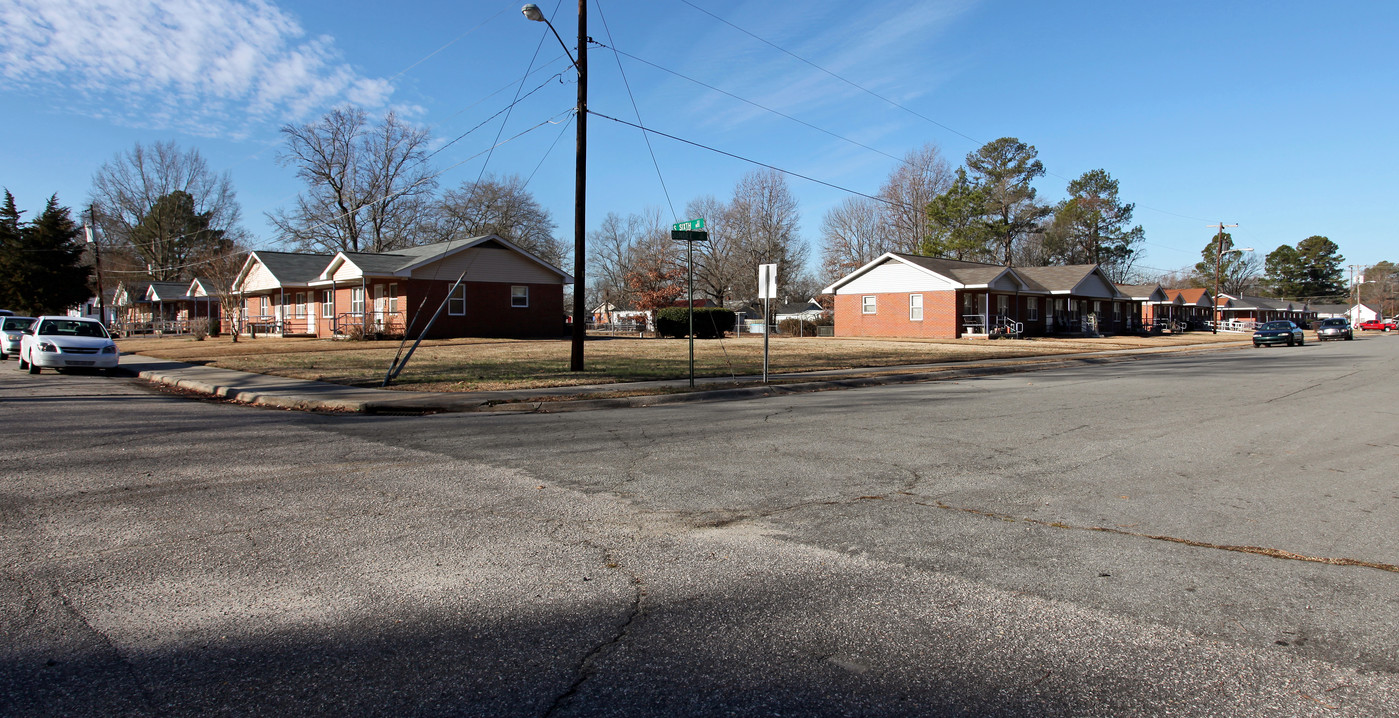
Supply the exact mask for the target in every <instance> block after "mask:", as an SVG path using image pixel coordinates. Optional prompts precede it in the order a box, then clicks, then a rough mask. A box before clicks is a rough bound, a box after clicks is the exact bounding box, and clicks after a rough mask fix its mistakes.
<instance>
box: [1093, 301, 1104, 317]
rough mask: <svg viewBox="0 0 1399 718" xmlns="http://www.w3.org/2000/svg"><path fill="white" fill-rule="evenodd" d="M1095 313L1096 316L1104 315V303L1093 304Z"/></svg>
mask: <svg viewBox="0 0 1399 718" xmlns="http://www.w3.org/2000/svg"><path fill="white" fill-rule="evenodd" d="M1093 313H1094V314H1102V313H1103V303H1102V302H1093Z"/></svg>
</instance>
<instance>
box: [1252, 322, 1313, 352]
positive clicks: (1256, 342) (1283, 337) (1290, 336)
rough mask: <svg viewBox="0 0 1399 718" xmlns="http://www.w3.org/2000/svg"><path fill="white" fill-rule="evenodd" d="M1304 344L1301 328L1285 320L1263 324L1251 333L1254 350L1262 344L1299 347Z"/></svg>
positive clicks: (1304, 338) (1304, 339)
mask: <svg viewBox="0 0 1399 718" xmlns="http://www.w3.org/2000/svg"><path fill="white" fill-rule="evenodd" d="M1305 343H1306V336H1305V335H1304V334H1303V333H1302V328H1301V327H1299V326H1297V325H1296V324H1294V323H1293V322H1291V321H1290V320H1287V319H1278V320H1276V321H1271V322H1264V323H1263V324H1260V325H1259V326H1258V328H1257V329H1256V330H1254V332H1253V346H1254V348H1258V347H1261V346H1263V345H1264V344H1286V345H1287V346H1293V345H1296V346H1301V345H1302V344H1305Z"/></svg>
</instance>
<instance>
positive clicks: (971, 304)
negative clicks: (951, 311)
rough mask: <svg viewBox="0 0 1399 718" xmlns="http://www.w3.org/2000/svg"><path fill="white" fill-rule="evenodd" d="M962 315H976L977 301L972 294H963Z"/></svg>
mask: <svg viewBox="0 0 1399 718" xmlns="http://www.w3.org/2000/svg"><path fill="white" fill-rule="evenodd" d="M962 313H963V314H975V313H976V304H975V299H974V297H972V295H970V294H963V295H962Z"/></svg>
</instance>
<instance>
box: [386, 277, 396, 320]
mask: <svg viewBox="0 0 1399 718" xmlns="http://www.w3.org/2000/svg"><path fill="white" fill-rule="evenodd" d="M388 299H389V313H390V314H395V313H397V312H398V283H397V282H390V283H389V296H388Z"/></svg>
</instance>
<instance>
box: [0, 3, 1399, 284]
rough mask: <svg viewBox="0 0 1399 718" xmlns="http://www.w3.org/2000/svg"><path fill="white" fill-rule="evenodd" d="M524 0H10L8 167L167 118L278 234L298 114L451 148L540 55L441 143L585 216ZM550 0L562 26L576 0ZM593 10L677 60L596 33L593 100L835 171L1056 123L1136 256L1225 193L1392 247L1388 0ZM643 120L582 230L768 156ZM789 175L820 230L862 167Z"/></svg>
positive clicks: (608, 143) (593, 154)
mask: <svg viewBox="0 0 1399 718" xmlns="http://www.w3.org/2000/svg"><path fill="white" fill-rule="evenodd" d="M521 4H522V3H521V2H516V1H515V0H508V1H506V2H483V1H477V0H466V1H459V2H453V3H445V2H410V3H404V4H400V5H396V6H390V5H385V4H384V3H382V2H374V3H370V2H363V1H361V0H347V1H344V2H337V3H312V2H304V1H298V2H291V1H285V0H284V1H283V2H271V1H255V0H186V1H184V2H174V1H173V0H62V1H61V2H60V1H59V0H8V1H7V2H6V3H4V4H3V6H0V106H3V108H4V111H3V112H0V185H3V186H5V187H6V188H8V189H9V190H10V191H11V192H12V193H14V195H15V196H16V199H17V201H18V202H19V204H20V206H21V208H22V209H28V210H30V211H31V212H33V211H37V210H38V209H40V208H41V207H42V203H43V201H44V200H45V199H46V198H47V197H48V195H50V194H53V193H57V194H58V195H59V199H60V200H61V201H62V202H63V203H64V204H66V205H69V206H75V207H76V206H81V205H83V204H85V202H86V200H87V198H88V194H89V188H90V185H91V179H92V175H93V172H94V171H95V170H96V169H97V168H98V167H99V166H100V165H101V164H102V163H103V162H106V161H108V160H110V159H111V158H112V157H113V156H114V155H115V154H117V153H118V152H122V151H125V150H127V149H129V148H131V147H132V146H133V144H134V143H135V142H138V141H139V142H143V143H150V142H154V141H158V140H174V141H175V142H177V143H178V144H179V145H180V146H182V147H185V148H190V147H193V148H197V149H199V150H200V151H201V152H202V153H203V154H204V156H205V158H206V159H207V160H208V161H209V163H210V165H211V166H212V167H213V168H214V169H215V170H218V171H224V170H227V171H229V172H230V173H231V175H232V178H233V181H234V185H235V187H236V189H237V191H238V197H239V200H240V202H241V204H242V208H243V216H244V224H245V226H246V227H247V229H248V230H249V231H250V232H251V233H252V235H253V236H254V238H255V240H254V246H255V247H258V248H271V247H274V246H275V239H276V238H275V235H274V234H273V231H272V229H271V226H270V224H269V223H268V222H267V221H266V219H265V216H264V215H265V213H266V212H269V211H272V210H274V209H277V208H279V207H286V206H289V204H290V202H291V200H292V198H293V197H295V195H296V194H297V192H298V191H300V189H301V186H300V184H299V183H298V181H297V180H296V178H295V177H294V176H293V173H292V171H291V170H290V169H288V168H285V167H282V166H280V165H279V164H278V163H277V161H276V157H277V153H278V150H279V149H280V147H281V141H280V136H279V134H278V128H279V127H281V126H282V125H283V124H285V123H288V122H307V121H310V120H313V119H314V118H315V117H317V116H318V115H319V114H320V113H321V112H323V111H324V110H326V109H327V108H329V107H331V106H333V105H336V104H342V103H346V102H353V103H356V104H360V105H361V106H364V107H366V108H367V109H369V110H370V111H371V112H373V113H382V112H383V111H385V110H387V109H390V108H392V109H395V110H396V111H398V112H399V113H400V114H401V115H402V116H405V117H407V118H408V119H410V120H411V121H412V122H414V123H416V124H419V125H422V126H425V127H428V128H430V129H431V131H432V133H433V135H434V137H435V138H436V144H435V146H436V147H441V146H442V145H445V144H447V143H448V142H449V141H451V140H453V139H455V138H457V137H458V136H460V135H463V134H464V133H467V132H468V130H470V129H471V128H473V127H475V126H476V125H478V124H479V123H481V122H483V121H484V120H486V119H487V118H489V117H490V116H491V115H493V114H495V113H497V112H498V111H500V110H501V109H502V108H504V107H506V106H507V105H509V104H511V99H512V98H513V97H514V95H515V92H516V89H517V87H520V86H521V85H520V78H521V77H522V76H523V75H524V74H525V72H526V71H527V69H529V68H531V67H532V68H533V70H534V71H536V74H534V75H532V76H530V78H529V79H527V80H526V81H525V82H524V84H523V88H524V91H525V92H528V91H530V90H532V89H534V88H536V87H537V86H540V85H541V84H543V86H542V87H541V88H540V89H539V90H538V91H537V92H535V94H533V95H531V96H530V97H529V98H528V99H526V100H524V101H522V102H520V103H518V104H517V105H516V106H515V108H514V109H513V110H512V112H511V113H510V116H509V120H508V122H507V123H506V124H505V125H504V127H503V129H502V125H501V122H500V120H499V119H496V120H495V121H493V122H490V123H488V124H486V125H485V126H483V127H482V128H481V129H478V130H476V131H475V132H471V133H470V134H466V136H465V137H462V138H461V139H459V140H457V141H456V142H454V143H452V144H451V145H450V146H449V147H447V148H446V149H443V150H442V151H441V152H440V153H439V154H438V155H436V156H435V157H434V159H433V163H434V166H435V168H436V169H437V170H438V171H440V172H441V173H442V174H441V176H440V178H439V182H440V183H441V186H442V187H443V188H446V187H454V186H456V185H457V184H459V183H461V182H463V181H469V180H474V179H475V178H476V177H477V176H478V174H479V173H480V172H481V171H482V169H483V163H484V162H485V153H486V151H487V150H488V148H490V147H491V145H492V144H493V143H494V142H495V141H496V136H497V133H498V132H499V133H501V134H500V136H501V138H503V139H504V138H512V137H516V136H517V135H518V138H516V139H513V140H511V141H509V142H508V143H506V144H504V145H502V146H500V147H499V148H497V149H496V150H495V151H494V152H493V153H492V154H491V155H490V162H489V165H486V166H485V167H484V169H485V171H487V172H492V173H495V174H519V175H521V176H524V177H532V179H531V180H530V184H529V187H530V189H531V190H532V191H533V192H534V193H535V195H536V197H537V198H538V199H539V200H540V201H541V202H542V203H543V204H544V205H545V207H546V208H547V209H549V210H550V211H551V213H552V215H553V218H554V220H555V221H556V222H557V224H558V227H559V230H558V235H559V236H560V237H562V238H564V239H565V240H570V241H571V236H572V234H571V232H572V226H573V128H572V126H571V125H570V126H566V125H563V124H548V123H549V122H550V121H552V122H555V123H557V122H560V121H566V120H567V118H568V111H569V110H570V108H571V107H572V106H573V104H574V95H575V92H576V87H575V85H574V84H573V75H572V74H571V72H570V71H569V68H568V66H567V60H566V59H565V58H564V57H563V55H562V50H561V49H560V48H559V45H558V43H557V41H555V40H554V39H553V37H552V36H551V35H546V33H547V28H546V27H545V26H544V25H543V24H542V23H532V22H529V21H527V20H525V19H524V17H523V16H522V15H521V14H520V5H521ZM540 6H541V7H542V8H543V9H544V11H545V12H546V13H547V14H550V15H551V17H553V18H554V22H555V26H556V27H557V28H558V30H559V32H560V34H561V35H563V37H564V39H565V41H566V42H568V43H569V44H570V45H572V44H573V42H574V38H575V36H576V25H575V22H576V11H577V5H576V3H572V4H570V3H562V4H557V3H556V2H554V1H553V0H545V2H542V3H540ZM701 8H702V10H701ZM714 16H718V17H719V18H722V19H723V20H725V21H727V23H731V24H725V23H724V22H721V21H720V20H718V19H716V18H715V17H714ZM734 26H737V28H741V30H740V29H736V28H735V27H734ZM589 34H590V35H591V36H592V37H593V39H594V40H595V41H597V42H600V43H602V44H604V45H607V46H608V47H615V48H617V49H619V50H621V51H623V52H625V53H627V54H629V55H632V56H635V57H638V58H642V59H644V60H645V61H646V62H649V63H652V64H654V65H658V66H660V67H663V68H665V69H666V70H668V71H669V72H664V71H661V70H658V69H656V68H654V67H652V66H648V65H646V64H643V63H640V62H638V61H636V60H633V59H631V58H628V57H622V58H621V68H620V70H619V67H618V58H617V57H616V56H615V55H613V54H612V53H611V52H609V51H608V50H605V49H601V48H598V47H593V48H592V49H591V50H590V52H589V64H590V68H589V69H590V72H589V76H590V83H589V84H590V93H589V94H590V98H589V106H590V109H591V110H592V111H593V112H596V113H601V114H603V115H609V116H611V117H615V118H619V119H623V120H627V121H629V122H636V120H637V114H636V113H637V112H638V111H639V112H640V116H641V122H642V123H643V124H645V125H647V126H649V127H653V128H655V129H657V130H660V131H663V132H666V133H668V134H672V135H676V136H679V137H683V138H685V139H687V140H691V141H694V142H697V143H700V144H703V145H708V146H711V147H714V148H718V149H721V150H724V151H726V152H729V153H732V154H735V155H739V156H742V157H746V158H750V159H753V160H757V161H760V162H763V163H766V164H769V165H773V166H776V167H779V168H782V169H784V170H789V171H791V172H795V173H799V174H801V175H806V176H808V177H812V178H816V179H819V180H822V181H824V182H828V183H830V184H833V185H837V186H839V187H842V188H846V189H850V190H854V191H858V192H864V193H869V194H873V193H875V192H876V191H877V190H878V188H879V185H880V184H881V183H882V182H883V181H884V179H885V178H886V177H887V176H888V174H889V171H890V170H891V169H892V168H893V166H894V164H895V160H894V159H891V157H890V156H893V157H899V156H902V155H903V154H904V153H906V152H907V151H909V150H912V149H915V148H917V147H919V146H921V145H923V144H924V143H927V142H932V143H934V144H936V145H937V146H938V147H939V148H940V149H941V151H942V152H943V153H944V154H945V155H946V156H947V158H948V159H949V161H950V162H951V163H953V164H954V165H956V164H959V163H960V162H961V160H962V158H963V157H965V155H966V154H967V153H968V152H970V151H972V150H974V149H976V147H977V146H979V145H980V144H981V143H983V142H986V141H989V140H992V139H995V138H997V137H1001V136H1007V135H1009V136H1015V137H1018V138H1020V139H1021V140H1023V141H1025V142H1027V143H1030V144H1033V145H1035V146H1036V147H1037V148H1038V149H1039V153H1040V159H1041V160H1042V161H1043V162H1044V164H1045V167H1046V169H1047V170H1048V171H1049V175H1047V176H1046V177H1044V178H1042V179H1041V180H1040V181H1039V182H1038V183H1037V186H1038V188H1039V190H1040V193H1041V196H1043V197H1044V198H1046V199H1048V200H1050V201H1057V200H1058V199H1061V198H1062V197H1063V195H1064V186H1065V185H1066V184H1067V183H1068V181H1069V180H1070V179H1072V178H1075V177H1077V176H1079V175H1080V174H1082V173H1083V172H1085V171H1087V170H1091V169H1096V168H1102V169H1106V170H1107V171H1108V172H1109V173H1111V174H1112V176H1113V177H1114V178H1116V179H1118V180H1119V181H1120V183H1121V193H1122V197H1123V198H1124V199H1125V200H1127V201H1131V202H1135V203H1137V214H1136V221H1137V222H1138V223H1140V224H1142V225H1143V226H1144V227H1145V229H1146V239H1147V242H1148V244H1147V246H1146V256H1145V257H1144V258H1143V259H1142V260H1141V261H1140V262H1139V265H1141V266H1143V267H1148V268H1157V269H1161V270H1173V269H1178V268H1181V267H1184V266H1188V265H1193V264H1194V262H1196V261H1198V260H1199V256H1200V250H1201V249H1202V248H1203V247H1204V246H1205V245H1206V244H1207V243H1208V242H1209V241H1210V238H1211V237H1212V235H1213V232H1212V230H1211V229H1210V225H1211V224H1213V223H1216V222H1221V221H1222V222H1225V223H1231V224H1232V223H1237V224H1238V225H1239V227H1237V228H1235V229H1232V230H1231V231H1232V232H1233V235H1234V238H1235V241H1236V243H1237V244H1238V245H1239V246H1251V247H1255V248H1256V249H1257V250H1258V251H1259V252H1261V253H1266V252H1268V251H1271V250H1272V249H1274V248H1276V247H1277V246H1279V245H1281V244H1296V243H1297V242H1298V241H1300V240H1302V239H1304V238H1306V237H1308V236H1310V235H1313V234H1321V235H1326V236H1328V237H1330V238H1331V239H1332V240H1333V241H1335V242H1336V243H1337V244H1338V245H1340V247H1341V252H1342V254H1343V255H1344V256H1345V258H1346V261H1347V263H1348V264H1349V263H1355V264H1373V263H1375V262H1378V261H1380V260H1390V261H1396V260H1399V252H1396V251H1395V247H1396V245H1395V242H1394V239H1393V238H1394V236H1395V230H1394V229H1393V227H1394V225H1395V223H1394V221H1393V220H1392V218H1390V217H1389V216H1388V211H1387V210H1386V208H1388V207H1390V206H1392V204H1393V203H1394V200H1393V197H1394V195H1395V191H1396V182H1395V180H1394V176H1395V171H1394V169H1393V167H1394V164H1393V162H1394V159H1393V158H1395V157H1396V156H1397V155H1399V139H1396V133H1395V128H1396V124H1399V123H1396V111H1399V50H1396V49H1395V47H1396V46H1395V43H1394V38H1395V37H1396V36H1399V4H1396V3H1384V2H1352V3H1314V2H1312V3H1301V2H1296V3H1293V2H1268V3H1263V2H1217V1H1216V2H1176V3H1168V4H1160V3H1151V4H1148V3H1135V2H1125V3H1124V2H1009V1H995V0H986V1H980V2H979V1H975V0H965V1H956V2H928V1H924V2H915V3H909V2H885V1H883V0H873V1H871V2H861V3H851V2H848V1H847V0H810V1H808V2H802V3H783V2H776V3H774V2H739V1H736V0H689V2H686V1H685V0H653V1H651V2H634V1H631V0H624V1H618V0H593V1H592V4H591V5H590V14H589ZM753 36H757V37H759V38H762V39H763V40H766V41H767V42H768V43H771V44H766V43H764V42H762V41H760V40H758V39H755V38H754V37H753ZM773 45H775V46H777V47H778V48H781V49H777V48H775V47H773ZM536 48H538V49H539V53H538V57H537V58H534V55H535V52H536ZM784 50H785V51H786V52H784ZM788 53H790V54H788ZM794 55H795V56H797V57H794ZM532 58H534V59H533V64H531V62H532ZM814 66H819V67H820V68H824V69H825V70H829V71H830V72H832V73H834V74H837V75H839V76H840V77H842V78H845V80H848V81H849V82H845V81H842V80H840V79H837V78H835V77H832V76H831V74H827V73H826V72H823V71H822V70H821V69H817V67H814ZM623 72H625V80H626V83H627V84H629V85H630V90H631V94H630V96H629V94H628V92H627V89H626V87H625V86H624V84H623ZM675 73H678V74H679V75H685V76H689V77H691V78H694V79H697V80H699V81H701V82H703V83H705V84H708V85H711V86H713V87H715V88H718V89H720V90H723V91H724V92H727V93H731V94H732V95H737V96H739V97H742V98H745V99H747V100H750V101H751V102H753V103H756V104H759V105H762V106H764V107H767V108H771V109H773V110H777V111H779V112H781V113H783V114H786V115H790V116H793V117H796V118H798V119H800V120H802V121H803V122H805V123H809V124H810V125H814V126H816V127H819V128H820V129H821V130H824V132H822V131H817V130H813V129H811V128H809V127H807V126H804V125H802V124H798V123H794V122H793V121H791V120H789V119H786V118H783V117H781V116H778V115H776V114H773V113H770V112H768V111H766V110H763V109H759V108H756V107H754V106H753V105H752V104H747V103H744V102H740V101H738V100H735V99H733V98H732V97H729V96H726V95H724V94H721V93H718V92H715V91H713V90H711V89H708V88H705V87H703V86H701V85H697V84H693V83H691V82H689V81H687V80H684V79H681V78H680V77H678V76H677V74H675ZM555 74H558V75H559V78H560V79H555V80H553V81H550V82H546V80H548V78H550V77H551V76H553V75H555ZM851 83H853V84H851ZM874 95H879V96H882V97H884V98H888V99H889V100H892V101H893V102H894V103H896V104H897V106H896V105H894V104H890V103H888V102H886V101H884V100H881V99H878V98H877V97H875V96H874ZM632 98H634V101H635V103H636V109H633V104H632V103H633V99H632ZM521 133H523V134H521ZM832 135H835V136H838V137H833V136H832ZM841 138H844V139H841ZM855 143H859V145H866V146H868V147H871V148H874V150H876V151H872V150H870V149H866V148H864V147H861V146H859V145H857V144H855ZM651 147H652V148H653V149H654V151H655V162H656V163H657V164H659V167H660V173H659V175H660V178H663V179H664V183H665V190H664V191H663V190H662V185H661V180H660V179H658V176H657V175H658V173H657V170H656V168H655V167H654V166H653V162H652V157H651V154H650V153H649V152H648V149H647V145H646V143H645V142H644V141H643V140H642V138H641V136H640V133H639V132H638V131H637V130H635V129H632V128H630V127H626V126H624V125H620V124H617V123H615V122H612V121H610V120H607V119H603V118H602V117H599V116H593V117H590V119H589V193H588V214H587V220H588V226H589V228H590V229H593V228H596V227H597V225H598V223H599V222H600V221H601V220H602V218H603V216H604V215H605V214H606V213H607V212H617V213H619V214H623V215H625V214H628V213H631V212H639V211H643V210H646V209H647V208H659V209H661V211H662V212H663V214H665V215H667V216H672V209H671V204H673V206H674V215H675V219H677V220H680V219H688V217H685V216H683V215H684V212H685V204H686V203H687V202H688V201H690V200H692V199H694V198H696V197H699V196H701V195H706V194H711V195H714V196H716V197H719V198H720V199H725V198H727V197H729V196H730V194H731V192H732V190H733V186H734V184H735V183H736V182H737V181H738V179H739V178H740V177H741V176H742V175H743V174H745V173H746V172H749V171H750V170H752V169H754V165H751V164H748V163H746V162H743V161H741V160H737V159H733V158H731V157H726V156H724V155H720V154H716V153H713V152H709V151H706V150H703V149H699V148H696V147H693V146H689V145H685V144H681V143H677V142H675V141H673V140H669V139H666V138H663V137H655V136H653V137H652V139H651ZM551 148H552V149H551ZM789 183H790V186H791V188H792V190H793V193H794V194H795V196H796V197H797V198H798V200H799V202H800V204H801V211H802V224H801V231H802V235H803V237H804V238H805V239H806V240H807V241H808V242H810V243H811V245H812V248H813V251H812V254H813V256H815V255H817V254H818V253H819V251H818V247H819V236H820V225H821V219H822V217H823V215H824V214H825V213H826V211H827V210H829V209H830V208H832V207H833V206H835V205H836V204H838V203H839V202H840V201H841V200H842V199H843V198H844V197H845V196H846V194H845V193H844V192H842V191H840V190H837V189H833V188H831V187H827V186H824V185H821V184H815V183H811V182H808V181H806V180H803V179H799V178H796V177H789ZM667 192H668V193H669V198H670V201H669V202H668V201H667V197H666V193H667Z"/></svg>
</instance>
